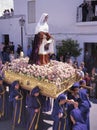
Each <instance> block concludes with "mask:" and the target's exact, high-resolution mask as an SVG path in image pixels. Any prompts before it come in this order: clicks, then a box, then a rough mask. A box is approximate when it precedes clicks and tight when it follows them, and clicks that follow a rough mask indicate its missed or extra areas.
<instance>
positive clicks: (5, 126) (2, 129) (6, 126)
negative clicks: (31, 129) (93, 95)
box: [0, 99, 97, 130]
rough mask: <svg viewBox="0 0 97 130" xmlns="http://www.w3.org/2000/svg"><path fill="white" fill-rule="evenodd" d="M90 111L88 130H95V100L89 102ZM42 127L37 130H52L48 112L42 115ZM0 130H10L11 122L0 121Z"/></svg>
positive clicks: (22, 129)
mask: <svg viewBox="0 0 97 130" xmlns="http://www.w3.org/2000/svg"><path fill="white" fill-rule="evenodd" d="M91 104H92V107H91V110H90V130H97V119H96V118H97V100H93V99H92V100H91ZM42 118H43V122H44V123H43V126H41V127H40V128H39V130H52V124H53V121H52V120H51V116H50V112H49V113H44V114H43V117H42ZM43 128H44V129H43ZM0 130H11V120H6V121H0ZM15 130H26V129H25V128H24V127H17V128H15Z"/></svg>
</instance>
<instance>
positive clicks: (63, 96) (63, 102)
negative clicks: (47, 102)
mask: <svg viewBox="0 0 97 130" xmlns="http://www.w3.org/2000/svg"><path fill="white" fill-rule="evenodd" d="M57 100H58V103H59V104H60V105H64V104H65V103H66V102H67V98H66V96H65V95H64V94H61V95H59V97H58V98H57Z"/></svg>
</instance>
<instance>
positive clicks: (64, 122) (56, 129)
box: [52, 101, 69, 130]
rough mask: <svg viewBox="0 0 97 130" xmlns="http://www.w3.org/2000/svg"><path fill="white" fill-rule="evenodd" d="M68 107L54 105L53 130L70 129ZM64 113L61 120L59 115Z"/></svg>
mask: <svg viewBox="0 0 97 130" xmlns="http://www.w3.org/2000/svg"><path fill="white" fill-rule="evenodd" d="M67 109H68V108H67V105H66V104H65V105H59V104H56V101H55V103H54V107H53V111H52V119H53V121H54V123H53V130H65V129H66V130H69V129H68V119H67ZM59 113H63V117H62V118H59V117H58V114H59Z"/></svg>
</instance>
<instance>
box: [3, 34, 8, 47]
mask: <svg viewBox="0 0 97 130" xmlns="http://www.w3.org/2000/svg"><path fill="white" fill-rule="evenodd" d="M3 42H4V44H6V45H8V44H9V35H8V34H4V35H3Z"/></svg>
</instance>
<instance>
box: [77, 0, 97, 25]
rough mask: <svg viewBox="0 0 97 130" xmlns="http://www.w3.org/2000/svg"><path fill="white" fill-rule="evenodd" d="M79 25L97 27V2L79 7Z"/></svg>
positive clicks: (84, 3) (85, 3) (89, 2)
mask: <svg viewBox="0 0 97 130" xmlns="http://www.w3.org/2000/svg"><path fill="white" fill-rule="evenodd" d="M76 21H77V25H85V26H86V25H89V26H90V25H92V26H93V25H94V26H95V25H97V1H86V2H83V3H82V4H81V5H79V6H78V7H77V17H76Z"/></svg>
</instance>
